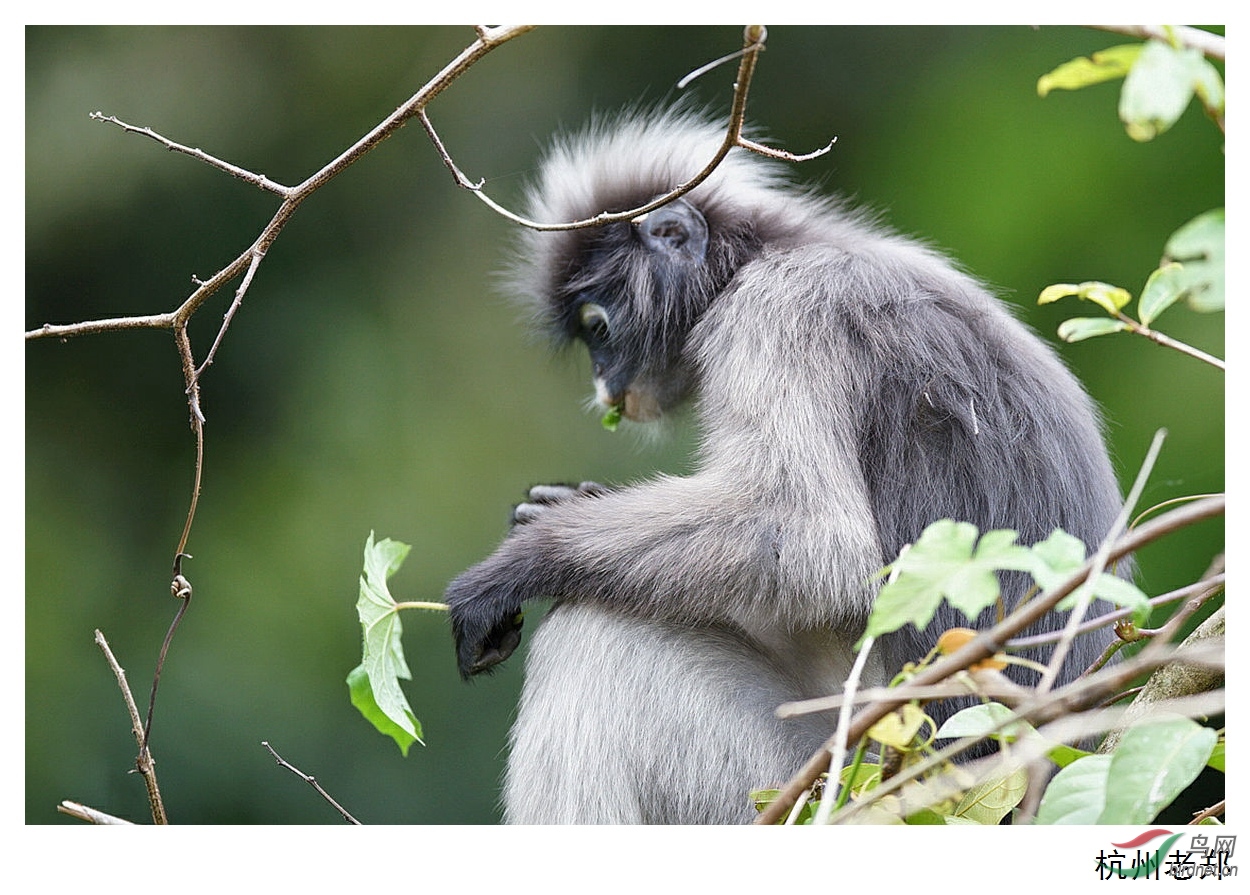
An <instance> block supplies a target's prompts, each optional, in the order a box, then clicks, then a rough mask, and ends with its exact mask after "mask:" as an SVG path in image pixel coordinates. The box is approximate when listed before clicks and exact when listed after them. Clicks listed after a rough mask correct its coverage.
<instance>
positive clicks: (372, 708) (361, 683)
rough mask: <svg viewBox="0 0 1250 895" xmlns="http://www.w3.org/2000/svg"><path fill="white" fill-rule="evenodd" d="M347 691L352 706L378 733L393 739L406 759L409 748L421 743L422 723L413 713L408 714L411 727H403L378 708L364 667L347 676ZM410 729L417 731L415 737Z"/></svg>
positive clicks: (355, 669) (358, 667)
mask: <svg viewBox="0 0 1250 895" xmlns="http://www.w3.org/2000/svg"><path fill="white" fill-rule="evenodd" d="M347 689H348V692H349V694H350V696H351V701H352V705H354V706H355V707H356V708H357V710H359V712H360V714H362V715H364V716H365V720H367V721H368V722H369V723H370V724H372V725H373V726H374V727H376V728H377V729H378V732H380V733H383V734H385V735H386V736H388V737H390V738H391V739H393V740H394V741H395V743H396V745H398V746H399V751H400V752H402V753H403V754H404V756H405V757H406V756H407V755H408V747H409V746H411V745H412V744H413V743H414V742H420V734H421V723H420V722H419V721H417V719H416V716H414V715H413V714H412V712H411V711H408V712H407V717H408V721H409V722H410V723H409V726H408V727H401V726H400V725H398V724H396V723H395V722H394V721H392V720H391V719H390V717H389V716H388V715H387V714H386V712H384V711H382V709H381V707H379V706H378V701H377V700H376V699H375V698H374V696H373V688H372V687H370V686H369V675H368V674H366V673H365V667H364V666H363V665H357V666H356V667H355V668H353V669H352V670H351V672H350V673H349V674H348V675H347ZM409 728H411V729H412V730H413V731H415V734H416V735H415V736H414V734H413V733H409Z"/></svg>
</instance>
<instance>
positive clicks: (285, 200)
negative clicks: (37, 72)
mask: <svg viewBox="0 0 1250 895" xmlns="http://www.w3.org/2000/svg"><path fill="white" fill-rule="evenodd" d="M531 27H532V26H528V25H523V26H516V27H500V28H487V27H485V26H478V27H477V28H476V29H475V33H476V35H477V40H476V41H475V42H474V43H473V44H472V45H470V46H469V47H468V48H467V49H465V50H464V51H463V52H461V53H460V55H459V56H457V57H456V58H455V59H454V60H452V62H451V63H449V64H448V65H447V66H445V67H444V68H443V70H442V71H441V72H439V74H438V75H436V76H435V77H434V78H433V79H432V80H430V81H429V82H427V83H426V84H425V86H424V87H422V88H421V89H420V90H419V91H417V93H415V94H414V95H413V96H412V97H410V98H409V99H408V101H407V102H405V103H404V104H403V105H401V106H400V107H399V108H398V109H397V110H396V111H395V112H393V113H392V114H391V115H389V116H388V117H387V118H386V119H384V120H383V121H382V122H381V123H380V124H378V125H377V126H376V127H374V128H373V130H371V131H370V132H369V133H368V134H366V135H365V136H364V137H362V138H360V139H359V140H357V141H356V142H355V143H354V144H352V145H351V146H350V147H348V148H347V149H346V150H344V151H343V152H342V153H340V155H339V156H338V157H337V158H335V159H334V160H333V161H331V162H330V163H329V164H327V165H325V166H324V167H323V168H321V169H320V170H319V171H317V172H316V173H314V174H313V175H312V176H311V177H309V178H307V179H306V180H305V181H304V182H303V183H301V184H299V185H298V186H295V187H288V186H283V185H281V184H278V183H275V182H274V181H272V180H270V179H269V178H267V177H265V176H264V175H263V174H254V173H252V172H250V171H246V170H244V169H242V168H239V167H238V166H236V165H232V164H230V163H228V162H225V161H222V160H221V159H218V158H216V157H215V156H212V155H209V154H208V153H206V152H204V151H202V150H200V149H193V148H191V147H188V146H184V145H183V144H181V143H177V142H175V141H173V140H170V139H168V138H167V137H164V136H162V135H161V134H158V133H157V132H155V131H154V130H152V129H151V128H147V127H136V126H134V125H131V124H127V123H126V122H124V121H121V120H120V119H118V118H116V117H114V116H111V115H104V114H103V113H101V112H93V113H92V114H91V116H90V117H91V119H92V120H96V121H103V122H106V123H109V124H113V125H115V126H117V127H120V128H121V129H122V130H123V131H125V132H127V133H135V134H140V135H142V136H145V137H148V138H149V139H152V140H155V141H156V142H157V143H159V144H160V145H162V146H164V147H165V148H166V149H169V150H170V151H173V152H179V153H183V154H186V155H189V156H191V157H193V158H195V159H198V160H199V161H201V162H204V163H205V164H207V165H209V166H211V167H214V168H216V169H218V170H221V171H224V172H226V173H228V174H230V175H231V176H233V177H237V178H239V179H241V180H244V181H246V182H248V183H251V184H253V185H254V186H257V187H259V188H261V189H263V190H266V191H268V192H271V193H274V194H275V195H277V196H279V197H280V198H281V199H282V202H281V204H280V205H279V207H278V209H277V211H276V212H275V213H274V215H273V217H272V218H271V219H270V221H269V223H268V224H267V225H266V226H265V227H264V229H263V230H262V231H261V233H260V235H259V236H258V237H257V238H256V240H255V241H254V242H253V243H252V245H251V246H249V247H248V249H247V250H246V251H244V252H243V253H242V254H240V255H239V256H238V257H237V258H235V260H234V261H232V262H230V263H229V264H228V265H226V266H225V267H224V268H222V269H221V270H219V271H218V272H217V273H216V274H214V275H213V276H212V277H210V278H209V279H207V280H204V281H201V280H198V279H195V278H193V280H194V282H195V289H194V290H193V291H192V293H191V294H190V295H189V296H188V297H187V298H186V299H185V300H184V301H183V302H182V304H181V305H180V306H179V307H178V308H177V310H175V311H172V312H170V313H166V314H157V315H146V316H136V317H122V318H110V319H106V320H93V321H85V322H81V323H76V324H70V325H53V324H44V325H43V326H41V327H39V328H38V329H35V330H31V331H29V332H27V333H26V339H27V340H32V339H44V338H60V339H67V338H69V337H71V336H79V335H88V334H93V333H100V332H113V331H119V330H126V329H170V330H172V331H173V333H174V341H175V345H176V347H177V350H178V355H179V358H180V360H181V365H182V371H183V379H184V381H185V385H186V396H187V405H188V408H189V410H190V416H191V429H192V432H193V433H194V436H195V475H194V484H193V486H192V492H191V500H190V505H189V507H188V510H187V516H186V520H185V522H184V523H183V529H182V534H181V536H180V538H179V540H178V546H177V548H176V550H175V551H174V562H173V568H174V571H173V580H172V582H171V584H170V589H171V591H172V592H173V594H174V595H175V596H176V597H178V598H179V599H180V600H181V601H182V605H181V606H180V607H179V608H178V612H177V613H176V614H175V616H174V619H173V621H172V622H171V624H170V626H169V629H168V631H167V632H166V634H165V640H164V642H163V643H162V645H161V651H160V655H159V657H158V659H157V664H156V670H155V673H154V675H153V678H152V689H151V695H150V698H149V703H148V713H147V719H146V721H144V722H143V724H142V725H139V722H138V711H137V709H134V710H133V711H132V720H133V721H134V723H135V725H136V737H137V738H138V740H139V758H138V763H139V766H140V771H141V772H143V773H144V779H145V781H147V782H148V788H149V800H150V801H152V804H153V816H154V817H155V818H156V820H157V823H164V822H165V819H164V809H163V807H161V806H160V803H159V792H158V791H157V790H156V786H155V775H154V774H152V773H151V764H152V761H151V755H150V752H149V750H148V743H149V740H150V737H151V731H152V719H153V715H154V713H155V709H156V693H157V688H158V686H159V684H160V679H161V672H162V669H163V667H164V663H165V658H166V656H167V654H168V651H169V646H170V643H171V641H172V639H173V636H174V632H175V631H176V630H177V628H178V625H179V623H180V622H181V620H182V617H183V615H184V614H185V613H186V611H187V608H188V607H189V606H190V603H191V593H192V588H191V584H190V582H189V581H188V580H187V579H186V578H185V577H183V575H182V571H181V566H182V560H183V558H184V557H187V556H188V554H187V552H186V550H187V544H188V543H189V540H190V535H191V528H192V524H193V522H194V520H195V512H196V507H197V506H198V503H199V495H200V490H201V486H202V483H203V472H204V421H205V420H204V412H203V409H202V404H201V397H200V377H201V376H202V374H203V373H204V371H205V370H206V369H208V367H209V366H210V365H211V364H212V362H213V359H214V358H215V357H216V354H217V350H218V348H219V347H220V345H221V342H222V339H223V338H224V337H225V334H226V331H227V329H228V328H229V326H230V323H231V321H232V319H233V318H234V315H235V313H236V312H237V311H238V309H239V307H240V306H241V305H242V302H243V297H244V296H245V295H246V293H247V291H248V289H249V287H250V286H251V284H252V281H253V279H254V277H255V275H256V271H257V269H258V267H259V266H260V263H261V261H262V260H263V259H264V257H265V254H266V252H267V251H268V249H269V247H270V246H271V245H272V244H273V242H274V240H276V239H277V238H278V235H279V234H280V233H281V232H282V230H283V228H284V227H285V226H286V224H287V222H288V221H289V220H290V219H291V217H292V215H293V214H294V213H295V210H296V209H297V208H298V207H299V206H300V204H301V203H302V202H303V201H304V200H305V199H306V198H308V196H310V195H312V193H314V192H315V191H316V190H318V189H320V188H321V187H322V186H324V185H325V184H327V183H328V182H329V181H330V180H331V179H333V178H334V177H335V176H337V175H338V174H340V173H341V172H343V171H344V170H346V169H347V167H349V166H350V165H352V164H353V163H355V162H356V161H358V160H359V159H360V158H362V157H363V156H364V155H365V154H366V153H368V152H369V151H370V150H372V149H373V148H374V147H375V146H377V145H378V144H379V143H381V142H382V141H383V140H385V139H386V138H387V137H389V136H391V135H392V134H394V133H395V132H396V131H398V130H399V129H400V128H401V127H403V126H404V124H405V123H406V122H407V121H408V120H409V119H410V118H412V117H413V116H414V115H417V114H418V113H421V112H422V110H423V109H424V108H425V105H426V104H427V103H428V102H430V100H432V99H433V98H434V97H435V96H437V95H438V94H439V93H441V92H442V91H443V90H445V89H446V88H447V86H448V85H449V84H451V82H452V81H454V80H455V79H456V78H458V77H459V76H460V75H461V74H463V73H464V71H466V70H467V69H468V68H469V67H470V66H471V65H473V64H474V63H475V62H476V61H477V60H478V59H480V58H481V57H482V56H484V55H485V54H486V53H488V52H490V51H491V50H493V49H494V48H495V47H497V46H499V45H501V44H503V43H505V42H506V41H508V40H511V39H512V38H513V37H516V36H518V35H520V34H523V33H525V32H526V31H528V30H530V28H531ZM240 275H242V277H243V279H242V282H241V283H240V284H239V287H238V289H236V290H235V294H234V298H233V300H232V302H231V304H230V306H229V307H228V308H227V310H226V313H225V315H224V317H223V321H222V325H221V327H220V328H219V330H218V332H217V335H216V337H215V338H214V340H213V343H212V346H211V347H210V348H209V351H208V354H207V356H206V357H205V359H204V362H203V363H202V364H201V365H199V366H198V367H197V366H196V363H195V355H194V352H193V350H192V347H191V340H190V337H189V336H188V334H187V325H188V323H189V321H190V320H191V318H192V316H193V315H194V314H195V313H196V312H197V311H198V310H199V309H200V308H201V307H202V306H203V304H204V303H205V302H206V301H207V300H208V299H209V298H210V297H211V296H212V295H214V294H216V293H217V291H218V290H220V289H221V288H222V287H223V286H225V285H226V284H227V283H230V282H232V281H233V280H234V279H235V278H237V277H239V276H240ZM114 666H115V667H117V666H116V663H115V661H114ZM118 670H120V669H118ZM126 692H127V696H128V699H129V700H130V702H131V703H133V698H131V697H129V691H128V690H126Z"/></svg>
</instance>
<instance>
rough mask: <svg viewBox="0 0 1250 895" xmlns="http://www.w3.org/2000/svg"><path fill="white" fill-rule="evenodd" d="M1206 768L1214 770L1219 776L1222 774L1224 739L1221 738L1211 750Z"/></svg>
mask: <svg viewBox="0 0 1250 895" xmlns="http://www.w3.org/2000/svg"><path fill="white" fill-rule="evenodd" d="M1207 766H1208V767H1210V768H1214V769H1215V770H1217V771H1219V772H1220V773H1221V774H1222V773H1224V738H1223V737H1221V738H1220V739H1219V740H1218V741H1217V742H1216V744H1215V746H1214V747H1213V748H1212V749H1211V757H1210V758H1208V759H1207Z"/></svg>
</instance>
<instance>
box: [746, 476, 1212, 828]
mask: <svg viewBox="0 0 1250 895" xmlns="http://www.w3.org/2000/svg"><path fill="white" fill-rule="evenodd" d="M1224 505H1225V498H1224V497H1223V495H1220V496H1216V497H1209V498H1205V499H1203V500H1198V501H1194V502H1193V503H1191V504H1188V505H1186V506H1184V507H1181V508H1179V509H1176V510H1172V511H1170V512H1168V513H1164V514H1162V515H1160V516H1158V517H1156V518H1155V519H1153V520H1151V521H1150V522H1148V523H1146V524H1145V525H1142V526H1140V527H1139V528H1137V529H1135V530H1133V531H1131V532H1129V533H1127V534H1125V535H1124V536H1123V537H1121V538H1119V539H1118V540H1117V541H1116V542H1115V544H1114V545H1113V546H1112V547H1111V548H1110V550H1109V551H1108V552H1107V555H1106V560H1107V562H1114V561H1116V560H1118V559H1120V558H1122V557H1124V556H1128V555H1129V554H1130V553H1133V552H1134V551H1136V550H1138V549H1140V548H1141V547H1142V546H1144V545H1146V544H1149V543H1152V542H1153V541H1156V540H1158V539H1159V538H1161V537H1163V536H1164V535H1167V534H1170V533H1171V532H1173V531H1176V530H1179V529H1181V528H1184V527H1185V526H1187V525H1192V524H1194V523H1196V522H1199V521H1201V520H1203V519H1209V518H1213V517H1216V516H1220V515H1222V514H1223V513H1224ZM1097 559H1098V557H1095V558H1091V559H1090V560H1089V561H1087V562H1086V563H1085V565H1084V566H1083V567H1082V568H1081V569H1080V570H1079V571H1077V572H1075V573H1074V574H1072V575H1071V576H1069V577H1068V579H1067V580H1066V581H1064V582H1063V583H1061V584H1059V585H1058V586H1056V587H1054V588H1052V589H1051V590H1049V591H1047V592H1046V593H1044V594H1041V595H1040V596H1038V597H1036V598H1035V599H1033V600H1030V601H1029V602H1028V603H1026V604H1025V605H1024V606H1022V607H1020V608H1019V609H1017V610H1016V611H1015V612H1013V613H1011V615H1009V616H1007V618H1005V619H1004V620H1003V621H1002V622H1000V623H999V624H997V625H995V626H994V627H993V628H991V629H989V630H988V631H982V632H981V633H979V634H978V635H977V636H976V637H975V638H973V639H972V640H971V641H969V642H968V643H967V644H966V645H965V646H963V647H962V648H961V649H959V650H958V651H957V652H955V653H952V654H951V655H949V656H946V657H945V658H943V659H941V660H939V661H937V662H935V663H934V664H933V665H931V666H929V667H928V668H925V669H923V670H922V671H920V672H919V673H917V674H916V676H915V677H913V678H912V680H911V684H912V685H913V686H917V687H926V686H930V685H933V684H937V683H940V682H942V681H944V680H946V679H947V678H949V677H951V676H952V675H954V674H956V673H957V672H960V671H963V670H965V669H967V668H968V667H969V666H971V665H973V664H975V663H977V662H980V661H981V660H983V659H987V658H989V657H990V656H993V655H994V654H995V653H997V652H999V651H1000V650H1001V649H1002V648H1003V646H1004V645H1005V643H1006V642H1007V640H1009V639H1010V638H1011V637H1012V636H1014V635H1015V634H1018V633H1019V632H1020V631H1023V630H1024V629H1026V628H1028V627H1029V626H1030V625H1032V624H1034V623H1035V622H1037V621H1038V620H1039V619H1040V618H1041V617H1042V616H1044V615H1045V614H1046V613H1047V612H1049V611H1051V610H1052V609H1053V608H1054V607H1055V605H1056V604H1057V603H1059V601H1060V600H1062V599H1063V598H1064V597H1066V596H1068V595H1069V594H1071V593H1073V592H1074V591H1075V590H1076V589H1077V588H1078V587H1080V586H1081V585H1082V584H1084V583H1085V581H1086V579H1087V578H1088V577H1089V574H1090V572H1091V571H1092V570H1093V569H1094V568H1095V565H1096V560H1097ZM1145 654H1146V651H1143V653H1142V655H1145ZM1071 686H1072V685H1069V686H1068V687H1064V688H1063V689H1062V690H1060V691H1057V692H1056V697H1057V700H1056V701H1057V702H1059V701H1061V700H1060V699H1059V697H1060V696H1061V694H1066V693H1067V692H1068V691H1069V690H1070V688H1071ZM906 701H907V700H906V699H899V698H891V699H883V700H881V701H879V702H875V703H873V704H871V705H869V706H867V707H866V708H865V709H863V710H862V711H861V712H859V713H858V714H857V715H856V716H855V720H854V722H853V723H852V725H851V730H850V731H849V735H848V736H849V739H850V740H857V739H859V738H860V737H862V736H863V735H864V733H865V732H866V731H867V730H868V729H869V728H870V727H872V725H873V724H875V723H877V722H878V721H880V720H881V719H882V718H884V717H885V716H886V715H887V714H889V713H890V712H892V711H893V710H894V709H896V708H897V707H898V706H900V705H902V704H903V703H904V702H906ZM830 752H831V748H830V744H828V743H826V744H825V746H823V747H822V748H820V749H819V750H817V751H816V753H815V754H814V755H812V756H811V757H810V758H809V759H808V760H807V762H806V763H805V764H804V765H803V767H802V768H800V769H799V771H798V772H797V773H796V774H795V775H794V776H793V777H792V778H791V779H790V781H789V782H788V783H787V784H786V786H785V788H784V789H783V790H782V791H781V793H780V794H779V795H778V796H777V799H776V800H775V801H774V802H772V803H771V804H770V805H769V806H768V807H767V808H765V809H764V810H763V811H762V812H761V813H760V815H759V816H758V817H757V818H756V820H755V822H756V823H757V824H772V823H776V822H777V821H778V820H780V819H781V818H782V817H783V816H784V815H785V814H786V812H788V811H789V810H790V807H791V806H792V805H793V804H794V802H795V801H796V800H797V799H798V798H799V797H800V796H801V795H802V794H803V792H804V791H805V790H806V789H808V788H809V787H810V786H811V785H812V783H813V782H814V781H815V780H816V778H817V777H819V776H820V775H821V774H822V773H824V772H825V770H826V769H827V768H828V765H829V755H830Z"/></svg>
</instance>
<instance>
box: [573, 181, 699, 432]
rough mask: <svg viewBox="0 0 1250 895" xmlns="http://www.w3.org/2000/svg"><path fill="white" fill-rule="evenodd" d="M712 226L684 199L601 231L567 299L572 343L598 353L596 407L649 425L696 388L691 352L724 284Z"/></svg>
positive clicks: (587, 248)
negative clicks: (693, 333) (688, 347)
mask: <svg viewBox="0 0 1250 895" xmlns="http://www.w3.org/2000/svg"><path fill="white" fill-rule="evenodd" d="M714 254H716V243H715V240H714V237H713V234H712V232H711V231H710V230H709V226H708V222H707V220H706V219H705V218H704V216H703V215H702V214H701V213H700V212H699V210H698V209H697V208H695V207H694V206H693V205H692V204H690V203H689V202H686V201H684V200H681V199H678V200H676V201H674V202H672V203H670V204H668V205H665V206H664V207H662V208H658V209H656V210H655V211H652V212H649V213H647V214H644V215H641V216H639V217H638V218H635V219H634V220H633V221H630V222H628V223H617V224H611V225H608V226H606V227H603V228H602V229H600V230H596V231H591V232H590V235H589V236H588V238H587V240H586V242H585V243H584V245H583V247H582V250H581V252H580V254H579V257H578V262H577V265H576V268H575V270H574V272H573V273H572V275H571V276H570V277H569V279H568V281H567V283H566V284H565V286H564V288H563V289H562V290H561V295H560V299H561V317H562V319H561V321H560V322H561V326H562V329H563V331H564V333H565V335H566V336H567V337H569V338H571V339H577V340H580V341H581V342H583V343H584V344H585V345H586V348H587V349H588V350H589V352H590V360H591V365H592V371H593V372H592V375H593V377H594V385H595V398H596V400H597V401H598V403H600V404H601V405H603V406H604V407H611V408H618V409H619V410H620V412H621V415H622V416H624V417H625V418H626V419H630V420H634V421H636V422H648V421H651V420H655V419H658V418H659V417H660V416H661V415H662V414H663V413H664V412H665V411H667V410H669V409H670V408H672V407H673V406H674V405H676V404H678V403H680V402H681V401H682V400H683V399H684V398H686V397H687V396H688V395H689V393H690V391H691V389H692V387H693V382H692V375H691V370H690V368H689V364H688V363H687V361H686V359H685V358H684V356H683V347H684V345H685V342H686V338H687V336H688V335H689V333H690V329H691V328H692V327H693V326H694V324H695V323H696V322H698V319H699V317H701V316H702V314H703V312H704V311H705V310H706V309H707V307H708V305H709V304H710V303H711V301H712V299H713V297H714V296H715V294H716V292H717V291H718V289H719V288H720V287H721V286H723V283H718V282H715V281H716V280H718V279H720V278H718V277H715V276H712V275H711V274H710V271H711V270H713V269H715V268H716V267H719V266H722V265H717V264H715V263H710V256H712V255H714Z"/></svg>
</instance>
